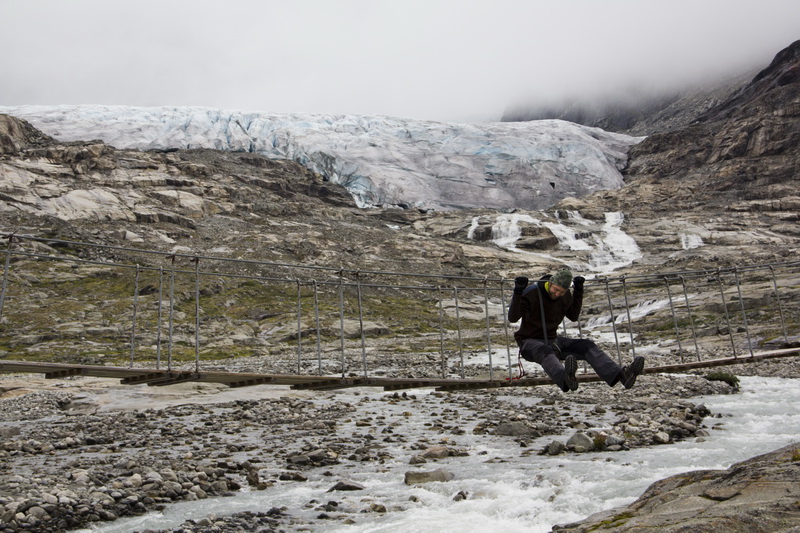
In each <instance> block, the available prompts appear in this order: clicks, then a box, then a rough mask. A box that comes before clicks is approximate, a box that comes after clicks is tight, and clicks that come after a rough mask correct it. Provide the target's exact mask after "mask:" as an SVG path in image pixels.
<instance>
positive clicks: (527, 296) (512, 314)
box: [508, 279, 583, 346]
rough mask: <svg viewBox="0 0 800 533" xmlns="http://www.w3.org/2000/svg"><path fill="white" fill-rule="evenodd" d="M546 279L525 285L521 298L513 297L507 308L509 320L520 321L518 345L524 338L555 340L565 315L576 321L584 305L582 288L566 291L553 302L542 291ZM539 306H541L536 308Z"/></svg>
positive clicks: (516, 333) (517, 335) (515, 334)
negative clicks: (543, 323) (543, 325)
mask: <svg viewBox="0 0 800 533" xmlns="http://www.w3.org/2000/svg"><path fill="white" fill-rule="evenodd" d="M546 281H547V280H546V279H540V280H539V281H537V282H536V283H533V284H531V285H528V287H527V288H526V289H525V290H524V291H523V293H522V294H521V295H518V294H514V295H513V296H512V297H511V303H510V304H509V306H508V321H509V322H516V321H517V320H519V319H520V318H521V319H522V324H521V325H520V328H519V330H517V331H516V332H515V333H514V339H515V340H516V341H517V344H518V345H520V346H522V343H523V342H524V341H525V339H544V338H545V335H544V334H545V331H546V332H547V340H548V341H554V340H555V338H556V335H557V334H558V326H559V325H560V324H561V322H562V321H563V320H564V317H565V316H566V317H567V318H569V319H570V320H572V321H576V320H578V316H580V314H581V307H582V306H583V288H581V289H580V290H578V289H574V294H571V293H570V291H569V290H567V292H566V293H565V294H564V295H563V296H562V297H561V298H559V299H557V300H553V299H551V298H550V295H549V294H547V291H546V290H545V288H544V285H545V282H546ZM539 302H541V303H542V306H540V305H539ZM542 307H543V308H544V320H545V327H542Z"/></svg>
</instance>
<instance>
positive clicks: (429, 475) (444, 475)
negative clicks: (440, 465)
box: [404, 469, 455, 485]
mask: <svg viewBox="0 0 800 533" xmlns="http://www.w3.org/2000/svg"><path fill="white" fill-rule="evenodd" d="M453 478H455V474H453V473H452V472H448V471H447V470H441V469H440V470H433V471H430V472H406V473H405V478H404V482H405V484H406V485H420V484H423V483H433V482H442V483H445V482H447V481H452V480H453Z"/></svg>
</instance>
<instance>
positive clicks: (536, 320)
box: [508, 268, 644, 392]
mask: <svg viewBox="0 0 800 533" xmlns="http://www.w3.org/2000/svg"><path fill="white" fill-rule="evenodd" d="M585 281H586V280H585V279H584V278H583V277H582V276H576V277H575V279H574V280H573V278H572V272H570V271H569V270H568V269H566V268H563V269H561V270H559V271H558V272H556V273H555V274H554V275H552V276H551V275H550V274H548V275H546V276H543V277H542V278H541V279H540V280H539V281H537V282H535V283H533V284H531V285H528V278H526V277H524V276H520V277H517V278H515V279H514V294H513V295H512V297H511V303H510V304H509V307H508V321H509V322H512V323H513V322H516V321H518V320H519V319H520V318H521V319H522V323H521V325H520V328H519V330H517V331H516V332H515V333H514V339H515V340H516V341H517V344H518V345H519V348H520V354H521V355H522V357H523V358H524V359H525V360H526V361H533V362H535V363H538V364H539V365H541V366H542V368H543V369H544V371H545V372H546V373H547V375H548V376H550V379H552V380H553V382H554V383H555V384H556V385H558V386H559V387H561V390H563V391H564V392H567V391H574V390H577V388H578V379H577V378H576V377H575V372H576V371H577V370H578V360H582V361H586V362H587V363H589V365H590V366H591V367H592V368H593V369H594V371H595V372H596V373H597V375H598V376H600V378H601V379H603V380H604V381H605V382H606V383H608V385H609V386H611V387H613V386H614V385H616V384H617V383H622V384H623V386H624V387H625V388H626V389H630V388H631V387H633V385H634V383H636V378H637V377H638V376H639V375H640V374H641V373H642V371H643V370H644V357H640V356H637V357H635V358H634V359H633V362H632V363H631V364H630V365H626V366H622V367H621V366H619V365H618V364H617V363H615V362H614V360H612V359H611V358H610V357H609V356H608V354H606V353H605V352H604V351H602V350H601V349H600V348H598V347H597V345H596V344H595V343H594V341H592V340H591V339H570V338H568V337H564V336H559V335H558V326H559V324H561V322H562V321H563V320H564V317H567V318H569V319H570V320H572V321H577V320H578V316H579V315H580V313H581V307H582V306H583V284H584V282H585ZM570 284H573V286H574V294H573V293H570V291H569V286H570ZM562 361H563V362H562Z"/></svg>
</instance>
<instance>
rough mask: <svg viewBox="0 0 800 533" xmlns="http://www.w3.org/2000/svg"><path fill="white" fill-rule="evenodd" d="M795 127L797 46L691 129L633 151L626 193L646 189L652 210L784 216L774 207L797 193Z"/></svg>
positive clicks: (799, 135) (799, 120) (798, 130)
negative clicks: (723, 209)
mask: <svg viewBox="0 0 800 533" xmlns="http://www.w3.org/2000/svg"><path fill="white" fill-rule="evenodd" d="M798 124H800V41H797V42H795V43H794V44H792V45H791V46H790V47H788V48H786V49H785V50H783V51H782V52H780V53H779V54H778V55H777V56H776V57H775V59H774V61H773V62H772V64H771V65H769V66H768V67H767V68H766V69H764V70H762V71H761V72H760V73H759V74H758V75H757V76H756V77H755V78H754V79H753V80H752V82H751V83H749V84H748V85H746V86H745V87H744V88H742V89H741V90H740V91H738V92H737V93H736V94H734V95H733V96H732V97H731V98H730V99H729V100H727V101H725V102H722V103H721V104H719V105H718V106H716V107H714V108H712V109H711V110H709V111H708V112H706V113H705V114H703V115H702V116H701V117H700V119H699V120H698V122H696V123H695V124H692V125H691V126H689V127H687V128H684V129H681V130H677V131H674V132H667V133H661V134H655V135H651V136H650V137H648V138H647V139H646V140H645V141H644V142H642V143H640V144H639V145H637V146H635V147H634V148H633V149H632V150H631V152H630V160H629V164H628V167H627V168H626V170H625V171H624V174H625V176H626V182H627V183H628V184H630V185H631V187H629V188H627V193H628V194H632V195H634V196H635V195H636V192H637V191H643V190H644V189H645V188H649V189H651V190H652V192H653V193H655V194H657V195H658V198H659V199H661V198H663V199H664V200H665V201H664V202H663V203H660V205H659V206H658V208H659V209H671V210H675V209H678V208H681V207H682V208H687V207H688V208H704V207H706V206H713V207H719V206H727V207H729V208H739V209H742V208H745V207H747V206H749V205H757V206H759V207H758V209H759V210H767V209H768V210H773V211H777V210H786V207H785V206H783V205H782V202H785V201H786V199H787V197H792V196H794V197H797V196H798V191H800V177H799V176H800V172H799V171H800V127H798ZM764 201H766V202H767V203H772V204H773V205H772V206H770V207H767V206H766V205H764ZM753 202H755V204H753ZM791 205H794V204H791ZM791 205H789V206H787V207H788V210H792V209H794V207H792V206H791Z"/></svg>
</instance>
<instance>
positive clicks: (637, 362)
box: [619, 356, 644, 389]
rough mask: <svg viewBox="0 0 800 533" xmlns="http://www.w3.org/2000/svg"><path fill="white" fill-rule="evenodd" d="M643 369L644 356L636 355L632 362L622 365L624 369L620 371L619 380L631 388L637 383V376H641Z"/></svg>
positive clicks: (627, 387)
mask: <svg viewBox="0 0 800 533" xmlns="http://www.w3.org/2000/svg"><path fill="white" fill-rule="evenodd" d="M643 370H644V357H642V356H636V357H634V358H633V362H632V363H631V364H629V365H625V366H623V367H622V371H621V372H620V373H619V380H620V382H622V385H623V386H624V387H625V388H626V389H630V388H631V387H633V385H634V383H636V378H637V377H639V374H641V373H642V371H643Z"/></svg>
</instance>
